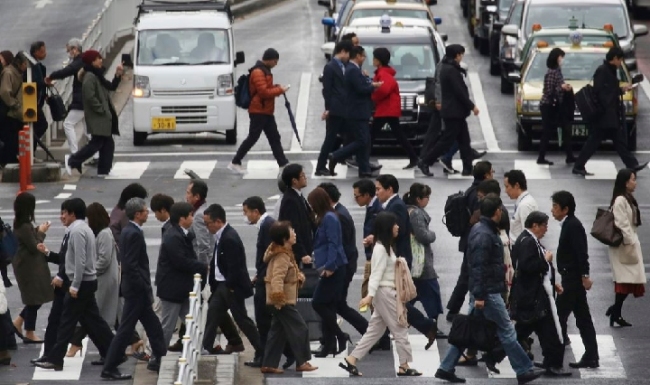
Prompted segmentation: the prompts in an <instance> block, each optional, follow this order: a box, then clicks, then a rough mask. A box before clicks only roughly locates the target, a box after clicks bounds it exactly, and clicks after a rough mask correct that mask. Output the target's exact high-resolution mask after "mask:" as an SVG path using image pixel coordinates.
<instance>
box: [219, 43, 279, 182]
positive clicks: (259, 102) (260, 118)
mask: <svg viewBox="0 0 650 385" xmlns="http://www.w3.org/2000/svg"><path fill="white" fill-rule="evenodd" d="M279 60H280V54H279V53H278V51H276V50H275V49H273V48H268V49H267V50H266V51H264V55H263V56H262V60H258V61H257V63H255V65H254V66H253V67H252V68H251V69H250V70H249V71H248V72H249V73H250V78H249V82H250V83H249V87H250V95H251V102H250V105H249V107H248V116H249V118H250V127H249V129H248V136H247V137H246V139H244V141H243V142H242V144H241V145H240V146H239V149H238V150H237V153H236V154H235V157H234V158H233V159H232V162H231V163H230V164H229V165H228V169H229V170H230V171H232V172H235V173H237V174H245V173H246V169H245V168H244V167H242V164H241V162H242V159H244V157H245V156H246V154H247V153H248V151H250V149H251V148H252V147H253V146H254V145H255V143H257V141H258V140H259V139H260V135H262V132H264V134H265V135H266V138H267V139H268V141H269V144H270V145H271V151H272V152H273V156H274V157H275V160H276V161H277V162H278V166H280V168H283V167H284V166H286V165H287V164H289V160H288V159H287V157H286V156H285V155H284V150H283V149H282V142H281V141H280V133H279V132H278V125H277V124H276V123H275V116H274V112H275V98H277V97H278V96H280V95H283V94H284V93H285V92H287V91H288V90H289V88H290V86H289V85H286V86H281V85H279V84H274V83H273V74H272V73H271V69H273V68H274V67H275V66H276V65H278V61H279Z"/></svg>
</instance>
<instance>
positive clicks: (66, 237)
mask: <svg viewBox="0 0 650 385" xmlns="http://www.w3.org/2000/svg"><path fill="white" fill-rule="evenodd" d="M68 238H70V233H65V235H64V236H63V240H62V241H61V248H64V247H65V246H66V245H67V244H68Z"/></svg>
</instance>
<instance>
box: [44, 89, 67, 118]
mask: <svg viewBox="0 0 650 385" xmlns="http://www.w3.org/2000/svg"><path fill="white" fill-rule="evenodd" d="M47 90H48V97H47V105H48V106H49V107H50V114H51V115H52V120H53V121H55V122H62V121H63V120H65V117H66V116H67V115H68V111H67V109H66V108H65V103H63V98H62V97H61V95H59V91H57V89H56V88H54V87H47Z"/></svg>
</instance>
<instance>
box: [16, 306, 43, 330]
mask: <svg viewBox="0 0 650 385" xmlns="http://www.w3.org/2000/svg"><path fill="white" fill-rule="evenodd" d="M40 308H41V305H25V307H24V308H23V310H22V311H21V312H20V318H22V319H23V320H25V330H27V331H34V330H36V317H38V310H39V309H40Z"/></svg>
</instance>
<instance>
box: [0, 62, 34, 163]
mask: <svg viewBox="0 0 650 385" xmlns="http://www.w3.org/2000/svg"><path fill="white" fill-rule="evenodd" d="M3 57H5V60H6V59H7V58H8V55H6V54H5V55H4V56H3ZM27 66H28V59H27V56H25V53H24V52H23V51H20V52H18V53H17V54H16V56H14V58H13V60H12V62H11V64H9V65H5V66H4V68H3V69H2V73H1V74H0V99H2V103H3V104H4V105H5V106H6V111H5V112H3V113H1V114H0V124H2V130H0V141H1V142H2V143H4V145H3V147H2V151H0V166H1V167H4V166H6V165H7V164H12V163H18V132H19V131H20V130H21V129H22V128H23V107H22V106H23V101H22V85H23V73H24V72H25V71H27V68H28V67H27Z"/></svg>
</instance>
